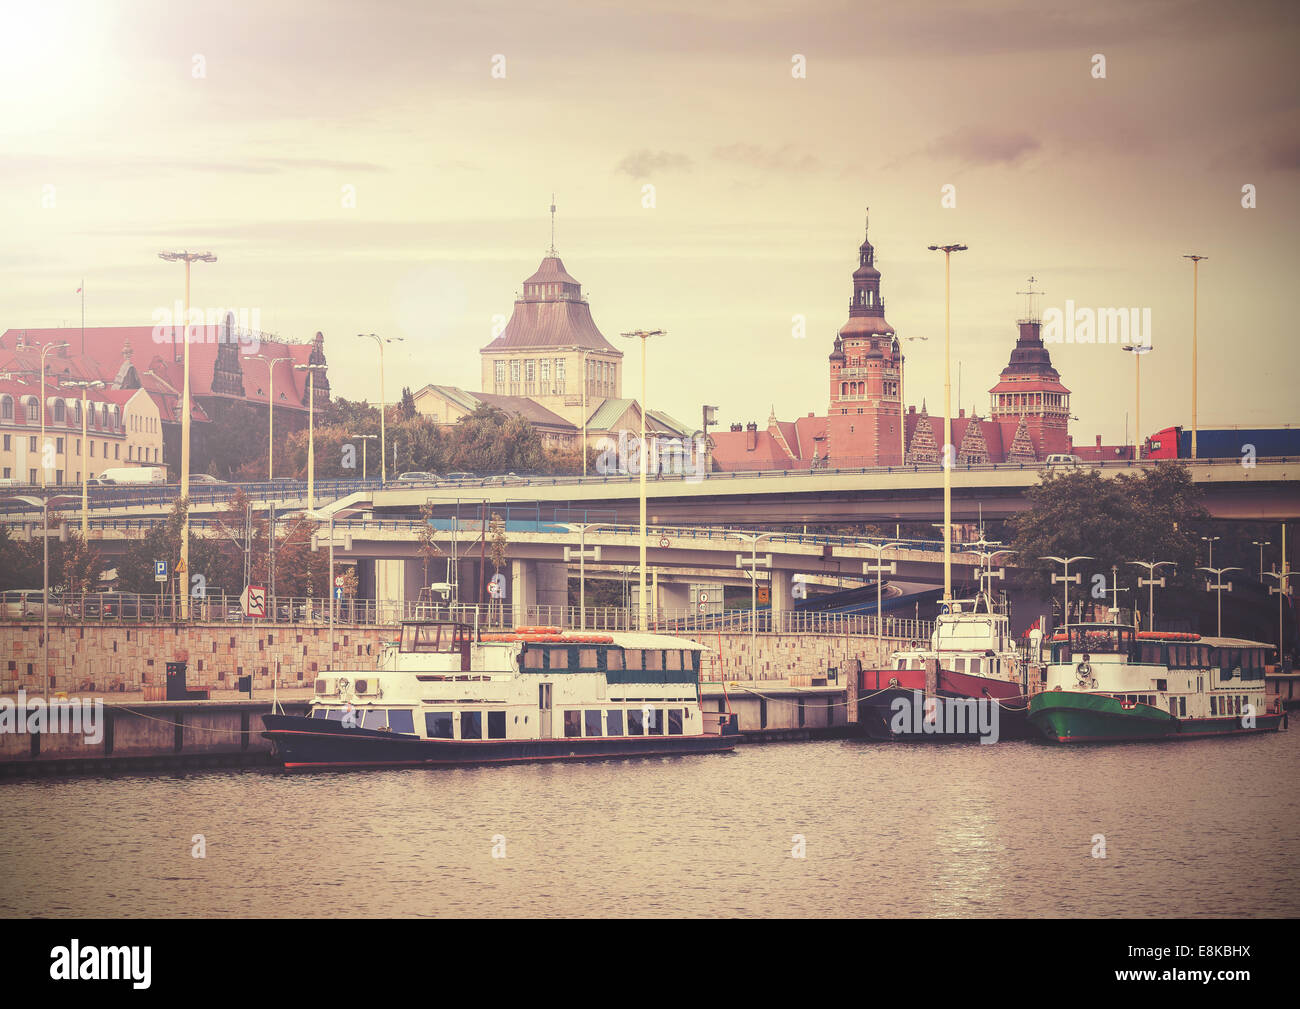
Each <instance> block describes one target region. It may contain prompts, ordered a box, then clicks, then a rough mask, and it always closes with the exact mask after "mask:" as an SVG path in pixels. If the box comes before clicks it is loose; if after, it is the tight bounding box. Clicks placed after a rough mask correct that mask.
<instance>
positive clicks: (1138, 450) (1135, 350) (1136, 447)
mask: <svg viewBox="0 0 1300 1009" xmlns="http://www.w3.org/2000/svg"><path fill="white" fill-rule="evenodd" d="M1151 349H1152V348H1151V344H1149V343H1130V344H1129V345H1128V346H1126V347H1125V348H1124V350H1125V351H1127V352H1128V353H1130V354H1132V355H1133V364H1134V367H1135V368H1136V370H1137V393H1136V399H1137V408H1136V416H1135V417H1134V420H1133V458H1135V459H1141V458H1142V355H1143V354H1149V353H1151Z"/></svg>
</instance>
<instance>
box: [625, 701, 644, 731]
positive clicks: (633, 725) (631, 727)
mask: <svg viewBox="0 0 1300 1009" xmlns="http://www.w3.org/2000/svg"><path fill="white" fill-rule="evenodd" d="M627 734H628V735H629V736H644V735H645V722H644V721H643V720H642V712H641V709H640V708H628V709H627Z"/></svg>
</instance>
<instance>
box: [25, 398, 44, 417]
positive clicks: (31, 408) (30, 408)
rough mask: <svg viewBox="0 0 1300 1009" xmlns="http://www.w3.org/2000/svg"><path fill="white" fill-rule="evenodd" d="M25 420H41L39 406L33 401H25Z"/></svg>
mask: <svg viewBox="0 0 1300 1009" xmlns="http://www.w3.org/2000/svg"><path fill="white" fill-rule="evenodd" d="M27 419H28V420H33V421H36V420H40V419H41V415H40V404H39V403H38V402H37V401H36V400H34V399H29V400H28V401H27Z"/></svg>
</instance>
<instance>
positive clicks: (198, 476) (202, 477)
mask: <svg viewBox="0 0 1300 1009" xmlns="http://www.w3.org/2000/svg"><path fill="white" fill-rule="evenodd" d="M229 482H230V481H229V480H220V479H218V478H217V477H215V476H212V475H211V474H208V473H191V474H190V483H202V484H208V485H209V486H210V485H212V484H219V483H229Z"/></svg>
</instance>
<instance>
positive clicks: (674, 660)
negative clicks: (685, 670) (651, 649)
mask: <svg viewBox="0 0 1300 1009" xmlns="http://www.w3.org/2000/svg"><path fill="white" fill-rule="evenodd" d="M664 654H665V656H666V657H667V659H668V666H667V668H668V669H676V670H680V669H681V668H682V653H681V652H680V651H678V650H677V649H675V648H674V649H673V650H672V651H670V652H665V653H664Z"/></svg>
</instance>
